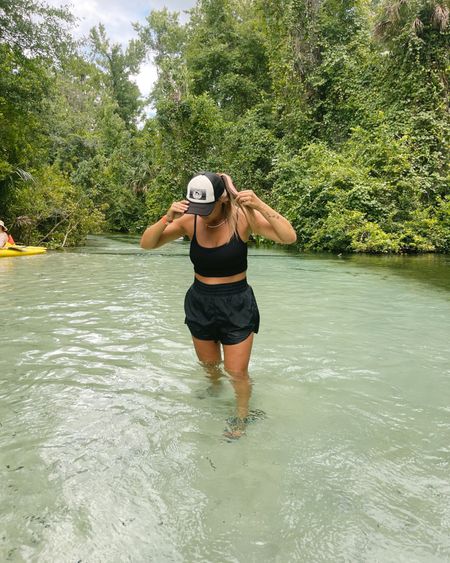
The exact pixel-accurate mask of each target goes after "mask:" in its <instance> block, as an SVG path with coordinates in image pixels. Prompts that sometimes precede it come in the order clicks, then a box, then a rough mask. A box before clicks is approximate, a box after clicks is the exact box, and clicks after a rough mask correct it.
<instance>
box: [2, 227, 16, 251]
mask: <svg viewBox="0 0 450 563" xmlns="http://www.w3.org/2000/svg"><path fill="white" fill-rule="evenodd" d="M8 244H15V243H14V239H13V238H12V236H11V235H10V234H9V233H8V229H7V228H6V226H5V223H4V222H3V221H0V248H5V247H6V246H7V245H8Z"/></svg>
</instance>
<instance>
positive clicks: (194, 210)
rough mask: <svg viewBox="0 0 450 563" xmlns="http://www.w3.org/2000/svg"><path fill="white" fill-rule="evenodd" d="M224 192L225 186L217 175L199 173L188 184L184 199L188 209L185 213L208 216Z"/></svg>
mask: <svg viewBox="0 0 450 563" xmlns="http://www.w3.org/2000/svg"><path fill="white" fill-rule="evenodd" d="M224 190H225V184H224V181H223V180H222V177H221V176H219V174H214V172H200V174H197V176H194V177H193V178H192V180H191V181H190V182H189V184H188V187H187V195H186V199H187V200H188V201H189V207H188V209H187V211H186V213H191V214H192V215H209V214H210V213H211V211H212V210H213V209H214V204H215V203H216V201H217V200H218V199H219V198H220V196H221V195H222V194H223V192H224Z"/></svg>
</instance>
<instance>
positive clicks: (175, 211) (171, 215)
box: [166, 199, 189, 221]
mask: <svg viewBox="0 0 450 563" xmlns="http://www.w3.org/2000/svg"><path fill="white" fill-rule="evenodd" d="M188 207H189V202H188V201H187V200H186V199H183V200H182V201H174V202H173V203H172V205H171V206H170V207H169V210H168V211H167V213H166V215H167V219H168V220H169V221H173V220H174V219H178V218H179V217H181V216H182V215H184V214H185V213H186V211H187V208H188Z"/></svg>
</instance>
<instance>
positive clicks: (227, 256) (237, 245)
mask: <svg viewBox="0 0 450 563" xmlns="http://www.w3.org/2000/svg"><path fill="white" fill-rule="evenodd" d="M189 257H190V259H191V262H192V263H193V264H194V272H195V273H196V274H200V275H201V276H205V277H207V278H225V277H227V276H234V275H235V274H240V273H241V272H245V271H246V270H247V243H245V242H244V241H243V240H242V239H241V237H240V236H239V235H233V236H232V238H231V240H230V241H229V242H227V243H225V244H221V245H220V246H214V247H212V248H209V247H206V246H200V245H199V244H198V241H197V215H196V216H195V219H194V236H193V237H192V240H191V248H190V251H189Z"/></svg>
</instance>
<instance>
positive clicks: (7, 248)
mask: <svg viewBox="0 0 450 563" xmlns="http://www.w3.org/2000/svg"><path fill="white" fill-rule="evenodd" d="M3 250H18V251H19V252H25V250H26V248H23V247H20V246H5V248H3Z"/></svg>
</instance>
